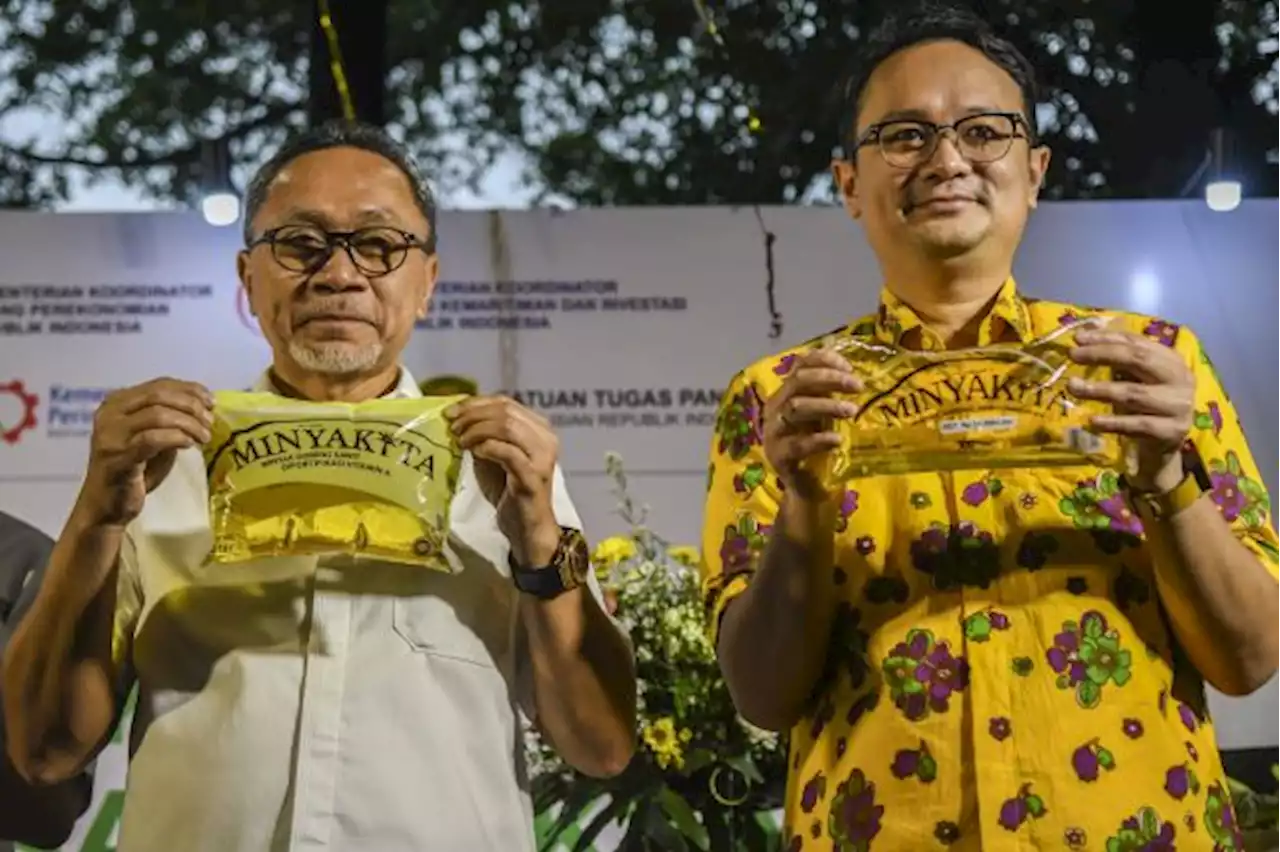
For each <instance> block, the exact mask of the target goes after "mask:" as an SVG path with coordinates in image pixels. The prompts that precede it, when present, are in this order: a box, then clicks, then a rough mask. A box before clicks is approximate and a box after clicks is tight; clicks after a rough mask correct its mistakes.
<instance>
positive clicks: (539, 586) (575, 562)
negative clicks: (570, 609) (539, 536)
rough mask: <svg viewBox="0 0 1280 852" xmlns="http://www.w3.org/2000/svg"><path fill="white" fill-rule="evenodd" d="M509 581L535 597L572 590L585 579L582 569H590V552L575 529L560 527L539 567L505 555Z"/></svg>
mask: <svg viewBox="0 0 1280 852" xmlns="http://www.w3.org/2000/svg"><path fill="white" fill-rule="evenodd" d="M508 565H509V566H510V568H511V580H512V582H513V583H514V584H515V587H516V588H517V589H518V590H519V591H521V592H524V593H525V594H529V595H533V596H534V597H538V598H544V599H548V598H554V597H557V596H559V595H562V594H564V593H565V592H568V591H572V590H573V589H576V588H577V587H578V586H581V585H582V584H583V583H584V582H586V575H585V572H586V571H587V570H590V568H589V565H590V555H589V553H588V551H587V543H586V539H585V538H583V536H582V533H581V532H579V531H578V530H575V529H571V528H568V527H564V528H562V529H561V531H560V542H559V543H558V544H557V545H556V551H555V553H554V554H553V555H552V557H551V561H550V562H549V563H548V564H546V565H543V566H539V567H533V568H530V567H528V566H525V565H521V564H519V563H518V562H516V560H515V557H514V555H513V556H510V557H508Z"/></svg>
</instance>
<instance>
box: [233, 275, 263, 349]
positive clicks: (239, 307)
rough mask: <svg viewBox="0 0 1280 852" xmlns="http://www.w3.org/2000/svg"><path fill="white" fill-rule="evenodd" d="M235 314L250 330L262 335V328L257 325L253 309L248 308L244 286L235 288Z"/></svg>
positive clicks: (247, 298)
mask: <svg viewBox="0 0 1280 852" xmlns="http://www.w3.org/2000/svg"><path fill="white" fill-rule="evenodd" d="M236 316H238V317H240V324H241V325H243V326H244V327H245V328H247V329H249V330H250V331H252V332H253V333H254V334H256V335H258V336H259V337H261V336H262V329H261V328H259V327H258V320H257V319H256V318H255V317H254V315H253V311H252V310H251V309H250V308H249V294H248V293H247V292H246V291H245V289H244V287H237V288H236Z"/></svg>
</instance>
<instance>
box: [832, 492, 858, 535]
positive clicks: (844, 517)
mask: <svg viewBox="0 0 1280 852" xmlns="http://www.w3.org/2000/svg"><path fill="white" fill-rule="evenodd" d="M856 511H858V492H857V491H846V492H844V495H843V496H842V497H841V498H840V516H839V517H838V518H836V532H844V531H845V530H847V529H848V528H849V516H850V515H852V514H853V513H854V512H856Z"/></svg>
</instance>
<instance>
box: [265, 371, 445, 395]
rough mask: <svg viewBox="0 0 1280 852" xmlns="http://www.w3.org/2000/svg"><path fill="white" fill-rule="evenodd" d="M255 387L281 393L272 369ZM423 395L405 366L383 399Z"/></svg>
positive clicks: (267, 391) (268, 391)
mask: <svg viewBox="0 0 1280 852" xmlns="http://www.w3.org/2000/svg"><path fill="white" fill-rule="evenodd" d="M253 389H254V390H255V391H258V392H261V393H275V394H278V393H280V388H279V387H277V386H276V383H275V382H274V381H273V380H272V378H271V371H270V370H266V371H264V372H263V374H262V375H261V376H259V377H258V381H257V383H256V384H254V386H253ZM420 396H422V391H420V390H418V383H417V381H416V380H415V379H414V378H413V375H412V374H411V373H410V372H409V371H408V370H407V369H405V368H404V367H401V368H400V378H399V379H397V380H396V386H395V387H394V388H392V389H391V392H390V393H387V394H384V395H383V396H382V397H381V398H382V399H417V398H418V397H420Z"/></svg>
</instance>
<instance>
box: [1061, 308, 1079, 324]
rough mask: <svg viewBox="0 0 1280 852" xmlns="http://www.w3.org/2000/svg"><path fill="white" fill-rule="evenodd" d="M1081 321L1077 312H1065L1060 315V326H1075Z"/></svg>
mask: <svg viewBox="0 0 1280 852" xmlns="http://www.w3.org/2000/svg"><path fill="white" fill-rule="evenodd" d="M1079 321H1080V315H1079V314H1078V313H1076V312H1075V311H1063V312H1062V313H1061V314H1059V315H1058V325H1061V326H1068V325H1074V324H1076V323H1077V322H1079Z"/></svg>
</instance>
